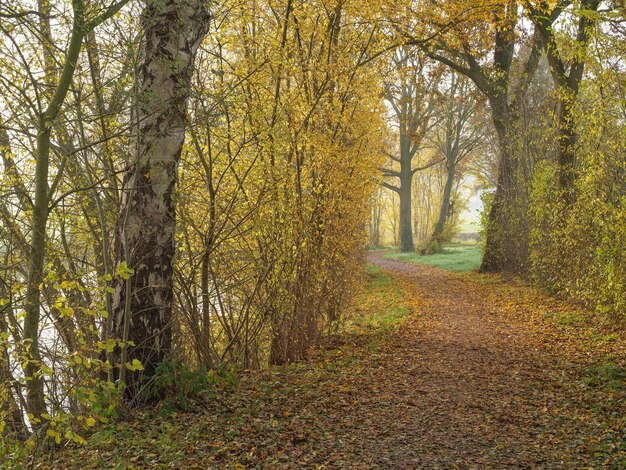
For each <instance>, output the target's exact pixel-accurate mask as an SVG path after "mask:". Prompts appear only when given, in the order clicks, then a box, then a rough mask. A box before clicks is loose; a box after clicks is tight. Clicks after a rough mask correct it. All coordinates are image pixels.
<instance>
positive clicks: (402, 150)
mask: <svg viewBox="0 0 626 470" xmlns="http://www.w3.org/2000/svg"><path fill="white" fill-rule="evenodd" d="M392 68H393V72H392V73H393V75H392V76H393V79H392V80H390V81H388V82H387V83H386V85H385V89H386V91H385V98H386V100H387V101H388V102H389V104H390V105H391V107H392V108H393V111H394V117H395V121H396V124H397V126H398V134H399V142H398V155H397V156H396V155H395V154H394V153H391V152H390V153H388V157H389V159H390V162H389V163H390V165H388V166H387V167H385V168H384V169H383V176H384V177H386V178H390V177H391V178H397V181H398V185H395V184H391V183H389V182H387V181H385V182H383V186H384V187H386V188H387V189H390V190H392V191H395V192H396V193H398V196H399V198H400V226H399V230H400V233H399V239H400V250H401V251H402V252H411V251H414V250H415V246H414V243H413V216H412V210H413V209H412V194H413V193H412V184H413V177H414V175H415V173H416V172H418V171H420V170H424V169H426V168H429V167H430V166H433V165H434V164H436V162H428V163H426V164H416V163H417V162H416V161H415V160H416V159H415V157H416V155H418V152H419V151H420V149H422V147H423V144H424V138H425V137H426V135H427V133H428V132H429V131H430V130H431V129H432V128H433V126H434V125H435V119H434V116H435V110H436V102H437V99H436V96H437V84H438V81H439V79H440V76H441V71H440V70H438V69H437V68H436V67H433V63H432V62H430V61H429V60H428V59H427V58H426V57H425V56H424V55H422V54H417V55H415V54H414V53H412V52H411V51H409V50H408V49H406V48H399V49H398V50H397V51H396V52H395V53H394V55H393V56H392ZM398 166H399V169H394V168H397V167H398Z"/></svg>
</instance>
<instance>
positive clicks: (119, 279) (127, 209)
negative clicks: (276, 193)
mask: <svg viewBox="0 0 626 470" xmlns="http://www.w3.org/2000/svg"><path fill="white" fill-rule="evenodd" d="M141 21H142V28H143V31H144V43H143V49H142V58H141V59H142V60H141V63H140V66H139V70H138V73H137V79H136V80H137V87H136V88H137V93H138V96H137V98H136V99H137V103H136V114H135V127H134V141H133V143H132V144H131V149H130V158H131V161H130V168H129V170H128V172H127V174H126V175H125V178H124V186H123V196H122V205H121V212H120V216H119V220H118V226H117V243H116V262H117V266H118V267H119V266H120V265H121V263H122V262H125V263H126V264H127V265H128V267H129V268H131V269H132V270H133V271H134V274H132V275H131V276H130V278H129V279H125V277H127V276H124V275H123V272H120V270H119V268H118V276H116V278H115V279H114V283H113V287H114V294H113V323H114V326H113V328H114V332H115V336H116V337H117V338H122V339H124V340H126V341H132V343H134V346H132V347H128V348H126V347H125V346H122V347H121V348H120V349H119V350H118V351H116V358H115V359H116V363H117V364H119V365H120V369H119V373H118V378H119V379H121V380H122V381H123V382H125V384H126V385H127V388H126V398H127V399H129V401H130V402H131V403H133V401H135V399H136V398H137V395H138V393H139V392H140V391H141V388H142V387H143V386H144V385H145V384H146V383H147V382H148V381H149V380H150V378H152V377H154V375H155V372H156V369H157V366H158V365H159V363H161V362H162V361H163V360H164V359H167V358H168V357H169V354H170V350H171V340H172V334H171V331H172V330H171V316H172V305H171V304H172V299H173V269H172V263H173V259H174V253H175V246H174V232H175V228H176V215H175V202H174V199H175V198H174V192H175V186H176V181H177V171H178V163H179V160H180V155H181V151H182V146H183V141H184V138H185V113H186V106H187V100H188V97H189V93H190V83H191V76H192V72H193V65H194V60H195V56H196V51H197V49H198V47H199V45H200V43H201V41H202V39H203V38H204V36H205V35H206V33H207V31H208V27H209V14H208V11H207V5H206V3H205V2H204V1H202V0H178V1H177V0H165V1H163V0H149V1H147V2H146V6H145V8H144V11H143V14H142V20H141ZM121 271H123V270H121ZM128 273H129V274H130V271H129V272H128ZM120 274H121V275H120ZM134 359H137V360H139V361H140V362H141V363H142V365H143V368H144V370H143V371H138V370H134V371H130V370H127V368H126V364H128V363H130V364H132V363H133V360H134Z"/></svg>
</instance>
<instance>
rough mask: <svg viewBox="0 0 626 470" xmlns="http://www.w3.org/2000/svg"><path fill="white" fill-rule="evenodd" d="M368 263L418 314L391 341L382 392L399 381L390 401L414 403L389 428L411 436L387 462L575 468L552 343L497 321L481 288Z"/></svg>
mask: <svg viewBox="0 0 626 470" xmlns="http://www.w3.org/2000/svg"><path fill="white" fill-rule="evenodd" d="M369 261H370V262H372V263H374V264H376V265H378V266H380V267H382V268H383V269H385V270H386V271H388V272H390V273H392V274H393V275H394V276H397V277H399V278H400V279H402V280H403V281H404V282H405V283H407V284H408V285H409V286H408V287H409V290H410V291H412V292H413V294H414V295H415V296H416V297H417V299H416V302H417V303H418V304H419V305H420V312H419V316H418V320H417V321H416V322H413V323H410V324H409V325H407V326H408V329H407V330H405V331H403V333H402V334H401V335H400V336H399V337H397V338H396V339H395V341H394V344H393V346H395V348H394V349H396V351H395V352H396V354H397V361H396V364H395V365H396V375H397V377H396V378H395V380H394V378H391V377H388V379H391V380H389V381H388V385H385V386H386V387H389V390H388V392H389V393H394V390H393V388H394V385H393V382H396V381H398V382H402V381H403V380H404V384H403V386H402V387H401V389H397V390H395V393H394V395H395V396H396V397H397V399H398V402H400V401H401V400H402V399H403V398H402V397H403V396H404V397H405V398H404V399H405V400H406V398H408V397H410V400H411V401H412V402H413V406H412V407H411V412H410V413H401V414H400V416H399V419H398V420H396V421H395V423H394V428H395V429H394V431H395V432H396V433H400V432H402V433H403V434H405V435H408V436H409V441H408V442H407V445H406V446H403V447H405V448H404V449H402V450H401V452H399V453H400V454H404V456H405V457H406V459H405V461H404V462H403V461H402V459H399V458H397V455H390V456H389V458H390V459H391V460H392V461H393V462H394V466H396V465H397V466H398V467H401V466H406V467H412V466H418V467H419V466H423V467H426V468H450V467H455V466H458V467H460V468H467V467H474V468H484V467H493V468H498V467H517V468H528V467H537V466H544V467H549V468H556V467H563V468H572V467H576V466H582V465H583V463H584V461H586V458H585V457H584V456H582V455H579V451H580V448H579V447H580V446H579V445H578V444H579V442H577V438H579V437H582V438H583V439H584V434H582V435H581V436H577V435H576V434H577V433H578V431H579V429H578V428H579V427H580V425H581V423H580V422H577V423H575V422H568V419H567V417H565V416H559V415H558V413H554V411H555V410H558V409H562V408H563V407H568V406H570V405H571V404H570V403H568V402H567V400H568V397H566V396H563V395H562V393H559V392H561V390H559V388H560V387H559V383H558V381H557V377H558V374H557V369H558V364H557V362H558V358H557V357H555V356H554V355H553V354H552V353H551V352H550V351H548V350H547V349H546V348H545V347H544V345H545V343H542V341H541V340H545V341H549V339H550V338H541V337H539V338H537V335H536V332H530V331H529V328H528V327H527V325H525V324H524V323H523V322H521V321H520V319H519V318H516V317H515V316H511V315H505V314H503V312H502V311H500V310H499V306H498V305H497V304H496V305H494V304H493V302H492V301H493V297H494V293H493V292H492V291H488V290H490V288H489V286H480V285H476V284H471V285H470V284H469V283H468V280H467V277H466V276H461V275H457V274H453V273H448V272H445V271H442V270H439V269H436V268H431V267H429V266H423V265H414V264H407V263H403V262H400V261H396V260H391V259H385V258H383V257H382V255H381V254H380V253H378V254H376V253H372V254H370V259H369ZM496 295H497V293H496ZM503 295H504V293H503ZM500 300H503V301H505V302H507V303H510V301H513V302H515V301H516V300H519V299H506V298H502V297H501V298H500ZM538 340H539V341H538ZM564 401H565V402H564ZM396 447H397V446H396Z"/></svg>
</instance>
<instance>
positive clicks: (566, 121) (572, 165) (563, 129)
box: [556, 100, 577, 207]
mask: <svg viewBox="0 0 626 470" xmlns="http://www.w3.org/2000/svg"><path fill="white" fill-rule="evenodd" d="M557 106H558V109H557V116H558V121H559V128H558V131H559V136H558V139H557V146H556V161H557V165H558V176H557V187H558V188H559V190H560V192H561V194H560V196H561V198H562V199H563V201H564V203H565V205H566V207H570V206H571V205H572V204H573V203H574V193H575V188H574V185H575V180H576V151H575V145H576V139H577V135H576V130H575V129H574V119H573V117H572V116H570V114H571V113H570V111H569V106H570V105H568V103H567V102H566V101H565V100H560V102H559V103H558V105H557Z"/></svg>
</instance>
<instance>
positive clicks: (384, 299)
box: [348, 264, 409, 333]
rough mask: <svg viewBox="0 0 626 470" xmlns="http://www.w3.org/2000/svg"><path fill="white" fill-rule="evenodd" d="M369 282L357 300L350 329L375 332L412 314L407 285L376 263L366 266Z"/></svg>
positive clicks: (395, 324) (349, 325)
mask: <svg viewBox="0 0 626 470" xmlns="http://www.w3.org/2000/svg"><path fill="white" fill-rule="evenodd" d="M366 272H367V278H368V283H369V285H368V286H367V288H366V289H364V291H363V292H362V293H361V294H360V295H359V296H358V297H357V298H356V299H355V300H354V304H353V305H354V306H353V308H352V309H351V310H352V315H351V317H350V318H349V320H348V332H356V333H371V332H386V331H389V330H393V329H394V328H395V327H396V326H398V325H399V324H400V323H401V322H402V321H403V320H404V318H405V317H406V316H407V315H408V314H409V308H408V305H407V304H406V301H405V299H406V296H405V295H404V292H403V288H402V287H401V286H400V285H399V284H398V283H397V281H396V280H395V279H393V278H392V277H391V276H389V275H387V274H386V273H384V272H383V271H382V270H381V269H380V268H379V267H377V266H374V265H373V264H368V265H367V266H366Z"/></svg>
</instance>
